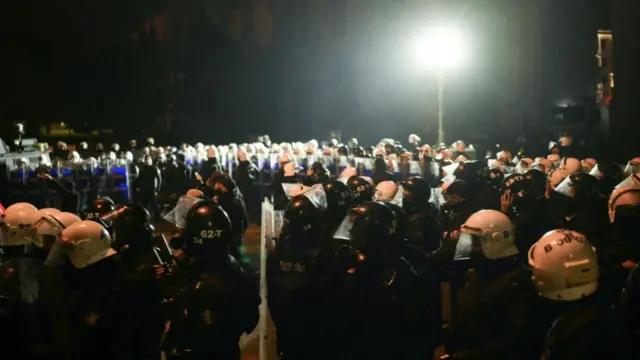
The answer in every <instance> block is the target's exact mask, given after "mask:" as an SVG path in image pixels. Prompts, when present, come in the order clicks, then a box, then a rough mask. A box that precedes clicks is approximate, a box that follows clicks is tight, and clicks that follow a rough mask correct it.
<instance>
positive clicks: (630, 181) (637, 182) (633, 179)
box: [616, 174, 640, 189]
mask: <svg viewBox="0 0 640 360" xmlns="http://www.w3.org/2000/svg"><path fill="white" fill-rule="evenodd" d="M623 186H628V187H631V188H640V176H638V174H632V175H630V176H629V177H627V178H626V179H624V180H623V181H622V182H621V183H620V184H618V185H616V189H617V188H619V187H623Z"/></svg>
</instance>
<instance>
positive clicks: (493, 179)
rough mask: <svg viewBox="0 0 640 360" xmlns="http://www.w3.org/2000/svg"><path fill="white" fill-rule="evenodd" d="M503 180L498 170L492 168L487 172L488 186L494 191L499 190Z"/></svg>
mask: <svg viewBox="0 0 640 360" xmlns="http://www.w3.org/2000/svg"><path fill="white" fill-rule="evenodd" d="M503 180H504V173H503V172H502V170H500V169H498V168H492V169H490V170H489V184H490V185H491V186H492V187H493V188H494V189H496V190H500V186H502V181H503Z"/></svg>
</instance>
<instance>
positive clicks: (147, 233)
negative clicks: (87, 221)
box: [102, 204, 154, 251]
mask: <svg viewBox="0 0 640 360" xmlns="http://www.w3.org/2000/svg"><path fill="white" fill-rule="evenodd" d="M150 219H151V216H150V215H149V211H147V209H145V208H144V207H143V206H140V205H136V204H130V205H126V206H120V207H118V208H117V209H116V210H115V211H114V212H112V213H110V214H108V215H105V216H103V217H102V220H103V221H105V222H106V223H109V224H111V230H112V238H113V245H112V247H113V248H114V249H116V250H118V251H119V249H120V248H122V247H123V246H125V245H127V246H129V247H130V248H131V249H133V250H141V249H145V248H148V247H149V246H152V242H151V241H152V235H151V233H152V232H153V230H154V229H153V227H152V226H151V225H150V224H149V220H150Z"/></svg>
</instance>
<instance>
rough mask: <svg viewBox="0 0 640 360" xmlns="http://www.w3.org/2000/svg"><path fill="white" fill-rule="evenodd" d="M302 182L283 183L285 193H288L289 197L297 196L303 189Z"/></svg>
mask: <svg viewBox="0 0 640 360" xmlns="http://www.w3.org/2000/svg"><path fill="white" fill-rule="evenodd" d="M302 189H303V186H302V184H298V183H283V184H282V190H284V193H285V195H287V198H288V199H291V197H293V196H295V195H296V193H297V192H299V191H302Z"/></svg>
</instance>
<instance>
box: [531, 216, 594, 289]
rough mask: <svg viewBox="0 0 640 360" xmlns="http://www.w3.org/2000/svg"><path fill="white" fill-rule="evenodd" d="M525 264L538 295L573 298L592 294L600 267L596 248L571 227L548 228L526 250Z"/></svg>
mask: <svg viewBox="0 0 640 360" xmlns="http://www.w3.org/2000/svg"><path fill="white" fill-rule="evenodd" d="M529 265H530V266H531V269H532V270H533V277H532V280H533V283H534V286H535V287H536V290H537V291H538V295H540V296H542V297H545V298H548V299H551V300H562V301H574V300H579V299H582V298H583V297H585V296H589V295H591V294H593V293H594V292H595V291H596V289H597V287H598V277H599V271H600V268H599V267H598V256H597V254H596V249H595V248H594V247H593V246H591V243H589V241H588V240H587V237H586V236H584V235H582V234H580V233H578V232H575V231H572V230H564V229H561V230H552V231H549V232H548V233H546V234H544V235H543V236H542V237H541V238H540V240H538V242H536V243H535V244H533V246H531V248H530V249H529Z"/></svg>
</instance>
